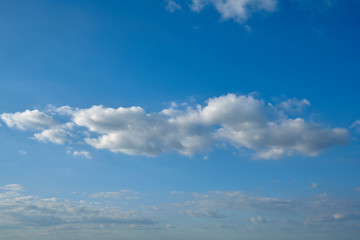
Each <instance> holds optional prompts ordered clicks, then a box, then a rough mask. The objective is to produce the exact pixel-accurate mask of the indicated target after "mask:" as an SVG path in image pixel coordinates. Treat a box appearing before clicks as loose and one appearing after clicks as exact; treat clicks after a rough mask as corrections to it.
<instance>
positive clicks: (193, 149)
mask: <svg viewBox="0 0 360 240" xmlns="http://www.w3.org/2000/svg"><path fill="white" fill-rule="evenodd" d="M308 105H310V102H309V101H308V100H305V99H304V100H296V99H295V100H294V99H290V100H286V101H284V102H282V103H280V104H275V105H273V104H270V103H268V104H266V103H265V101H264V100H262V99H257V98H255V97H254V96H252V95H240V96H238V95H235V94H227V95H224V96H220V97H214V98H210V99H208V100H207V101H206V103H205V104H204V105H203V106H202V105H197V106H193V107H190V106H188V107H187V108H181V107H178V106H177V105H176V104H173V106H172V107H170V108H167V109H163V110H162V111H160V112H155V113H154V112H152V113H147V112H146V111H145V110H144V109H143V108H141V107H139V106H133V107H128V108H124V107H119V108H108V107H104V106H101V105H100V106H92V107H90V108H86V109H72V108H70V107H66V106H65V107H61V108H59V109H58V111H52V113H53V114H54V112H57V113H58V114H59V115H61V114H62V115H63V113H62V112H63V111H64V109H65V110H66V113H64V114H65V115H68V116H70V118H71V119H70V120H69V122H66V123H60V122H59V121H57V120H54V118H53V117H52V116H50V115H48V114H46V113H44V112H40V111H39V110H33V111H30V110H26V111H25V112H23V113H19V112H18V113H3V114H1V119H2V120H3V121H4V122H5V123H6V124H7V125H8V126H9V127H12V128H18V129H20V130H34V131H39V130H41V132H36V133H35V134H34V139H36V140H39V141H43V142H52V143H56V144H64V143H66V142H68V143H70V140H69V139H71V138H72V137H77V138H80V137H82V138H83V141H84V142H85V143H87V144H88V145H90V146H92V147H94V148H96V149H108V150H110V151H112V152H121V153H125V154H129V155H145V156H157V155H159V154H161V153H165V152H177V153H180V154H182V155H187V156H191V155H193V154H196V153H202V152H205V151H207V150H209V149H210V148H211V147H212V146H213V145H214V144H215V143H219V142H225V143H229V144H231V145H232V146H234V147H235V148H238V149H241V148H243V149H248V150H251V151H253V152H254V157H255V158H263V159H276V158H281V157H283V156H291V155H294V154H296V153H301V154H305V155H310V156H315V155H318V154H319V153H320V152H321V151H323V150H324V149H326V148H329V147H331V146H333V145H338V144H346V143H347V142H348V139H349V136H348V131H347V130H346V129H341V128H334V129H326V128H323V127H322V126H321V125H320V124H317V123H314V122H309V121H306V120H305V119H304V118H300V117H298V118H289V117H288V116H287V115H286V114H284V111H285V112H286V111H288V112H289V111H290V112H296V113H300V112H301V111H300V110H299V109H303V108H304V107H305V106H308ZM274 113H275V114H274ZM54 115H56V113H55V114H54ZM81 129H86V131H87V132H86V134H85V135H84V133H83V132H82V133H80V130H81ZM77 155H81V153H80V152H78V154H77ZM82 155H84V154H82Z"/></svg>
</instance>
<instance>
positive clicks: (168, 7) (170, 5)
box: [165, 0, 181, 12]
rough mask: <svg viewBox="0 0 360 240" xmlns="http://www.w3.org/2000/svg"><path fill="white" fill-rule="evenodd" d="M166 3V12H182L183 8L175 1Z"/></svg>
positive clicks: (169, 0)
mask: <svg viewBox="0 0 360 240" xmlns="http://www.w3.org/2000/svg"><path fill="white" fill-rule="evenodd" d="M165 1H166V10H168V11H169V12H175V11H176V10H180V9H181V6H180V5H179V4H178V3H176V2H175V1H174V0H165Z"/></svg>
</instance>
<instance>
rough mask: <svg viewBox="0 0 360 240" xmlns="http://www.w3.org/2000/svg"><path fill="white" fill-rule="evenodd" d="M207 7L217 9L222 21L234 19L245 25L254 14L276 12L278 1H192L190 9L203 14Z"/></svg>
mask: <svg viewBox="0 0 360 240" xmlns="http://www.w3.org/2000/svg"><path fill="white" fill-rule="evenodd" d="M207 5H213V6H214V7H215V9H216V10H217V11H218V12H219V13H220V15H221V20H223V21H226V20H229V19H233V20H234V21H235V22H237V23H239V24H243V23H244V22H245V21H246V20H247V19H248V18H249V17H250V16H251V14H253V13H254V12H259V11H263V12H273V11H275V9H276V6H277V0H192V3H191V5H190V8H191V10H192V11H194V12H201V10H202V9H203V8H204V7H205V6H207Z"/></svg>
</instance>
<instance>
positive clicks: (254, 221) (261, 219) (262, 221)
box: [250, 216, 267, 224]
mask: <svg viewBox="0 0 360 240" xmlns="http://www.w3.org/2000/svg"><path fill="white" fill-rule="evenodd" d="M250 221H251V222H252V223H254V224H258V223H266V222H267V221H266V219H265V218H263V217H261V216H258V217H256V218H254V217H253V218H250Z"/></svg>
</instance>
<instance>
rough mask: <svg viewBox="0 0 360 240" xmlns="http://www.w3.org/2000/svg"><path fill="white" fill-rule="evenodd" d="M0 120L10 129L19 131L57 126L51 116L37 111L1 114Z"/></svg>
mask: <svg viewBox="0 0 360 240" xmlns="http://www.w3.org/2000/svg"><path fill="white" fill-rule="evenodd" d="M0 117H1V119H2V120H3V121H4V122H5V123H6V125H8V126H9V127H11V128H18V129H20V130H29V129H44V128H49V127H54V126H56V125H58V122H57V121H55V120H54V119H53V118H52V117H51V116H49V115H47V114H45V113H43V112H40V111H39V110H26V111H25V112H17V113H3V114H1V115H0Z"/></svg>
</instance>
